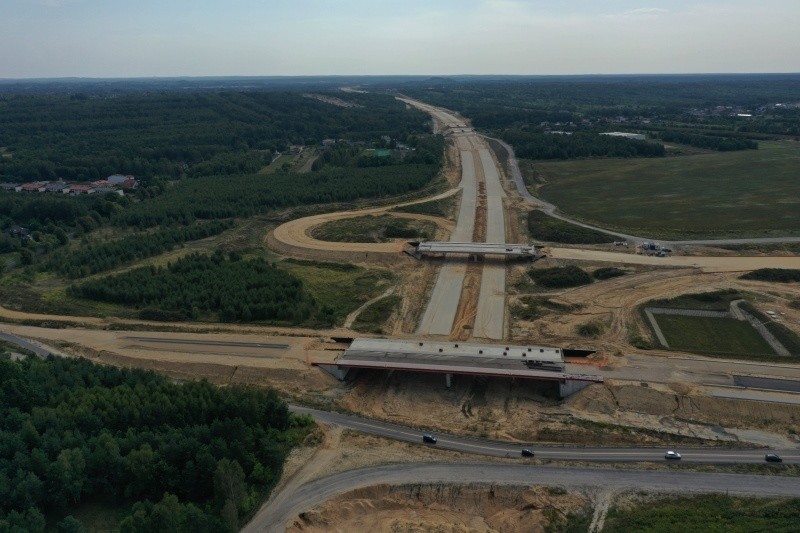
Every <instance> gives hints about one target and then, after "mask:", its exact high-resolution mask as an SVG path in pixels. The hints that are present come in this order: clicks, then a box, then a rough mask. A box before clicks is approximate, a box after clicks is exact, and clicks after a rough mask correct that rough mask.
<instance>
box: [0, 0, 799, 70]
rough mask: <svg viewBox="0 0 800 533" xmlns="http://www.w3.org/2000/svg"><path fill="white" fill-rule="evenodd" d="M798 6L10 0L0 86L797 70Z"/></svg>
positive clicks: (539, 0)
mask: <svg viewBox="0 0 800 533" xmlns="http://www.w3.org/2000/svg"><path fill="white" fill-rule="evenodd" d="M799 27H800V0H757V1H756V0H747V1H744V0H708V1H702V0H699V1H685V0H672V1H666V0H664V1H658V0H639V1H628V0H560V1H559V0H404V1H394V0H260V1H258V0H0V50H1V52H0V78H41V77H73V76H77V77H142V76H239V75H241V76H267V75H330V74H337V75H380V74H413V75H448V74H450V75H452V74H637V73H716V72H725V73H734V72H800V29H798V28H799Z"/></svg>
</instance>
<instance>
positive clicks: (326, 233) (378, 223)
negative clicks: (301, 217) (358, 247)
mask: <svg viewBox="0 0 800 533" xmlns="http://www.w3.org/2000/svg"><path fill="white" fill-rule="evenodd" d="M435 233H436V224H434V223H433V222H429V221H427V220H410V219H407V218H396V217H393V216H391V215H380V216H375V215H368V216H364V217H356V218H346V219H342V220H334V221H331V222H328V223H326V224H322V225H320V226H317V227H316V228H313V229H312V230H311V236H312V237H314V238H315V239H319V240H321V241H332V242H387V241H391V240H393V239H422V240H427V239H431V238H433V236H434V235H435Z"/></svg>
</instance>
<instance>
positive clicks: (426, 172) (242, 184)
mask: <svg viewBox="0 0 800 533" xmlns="http://www.w3.org/2000/svg"><path fill="white" fill-rule="evenodd" d="M438 172H439V166H438V165H435V164H425V165H419V164H415V165H398V166H390V167H380V168H339V167H329V168H325V169H323V170H320V171H318V172H310V173H306V174H294V173H291V174H289V173H287V174H283V173H277V174H269V175H264V174H255V175H242V176H225V177H222V176H211V177H202V178H197V179H191V180H183V181H181V182H180V183H178V184H176V185H175V186H174V187H170V188H168V189H166V190H165V191H164V193H163V194H161V195H159V196H157V197H155V198H152V199H148V200H144V201H142V202H140V203H137V204H134V205H132V206H131V207H130V208H128V209H126V210H124V211H121V212H119V213H117V214H116V215H115V216H114V217H112V223H114V224H117V225H120V226H125V227H131V226H138V227H140V228H146V227H152V226H157V225H163V224H172V223H178V224H190V223H192V222H194V221H195V220H197V219H205V220H212V219H220V218H232V217H241V216H250V215H255V214H260V213H266V212H269V211H272V210H275V209H280V208H286V207H295V206H299V205H309V204H326V203H333V202H350V201H353V200H359V199H364V198H381V197H385V196H396V195H400V194H405V193H408V192H412V191H416V190H419V189H421V188H423V187H424V186H425V185H427V184H428V183H429V182H430V181H431V180H432V179H433V178H434V177H435V176H436V175H437V174H438Z"/></svg>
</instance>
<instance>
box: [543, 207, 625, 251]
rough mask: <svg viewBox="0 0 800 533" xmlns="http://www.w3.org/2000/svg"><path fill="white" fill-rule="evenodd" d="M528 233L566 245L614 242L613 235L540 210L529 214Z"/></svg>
mask: <svg viewBox="0 0 800 533" xmlns="http://www.w3.org/2000/svg"><path fill="white" fill-rule="evenodd" d="M528 233H529V234H530V236H531V237H532V238H534V239H538V240H541V241H547V242H561V243H565V244H603V243H608V242H613V241H614V237H613V236H611V235H607V234H605V233H602V232H600V231H596V230H593V229H589V228H584V227H583V226H577V225H575V224H571V223H569V222H565V221H563V220H560V219H558V218H553V217H551V216H550V215H548V214H546V213H544V212H542V211H538V210H537V211H531V212H529V213H528Z"/></svg>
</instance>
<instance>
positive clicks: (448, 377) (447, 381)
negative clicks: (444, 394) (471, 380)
mask: <svg viewBox="0 0 800 533" xmlns="http://www.w3.org/2000/svg"><path fill="white" fill-rule="evenodd" d="M444 383H445V385H447V388H448V389H449V388H450V387H452V386H453V374H445V375H444Z"/></svg>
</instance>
